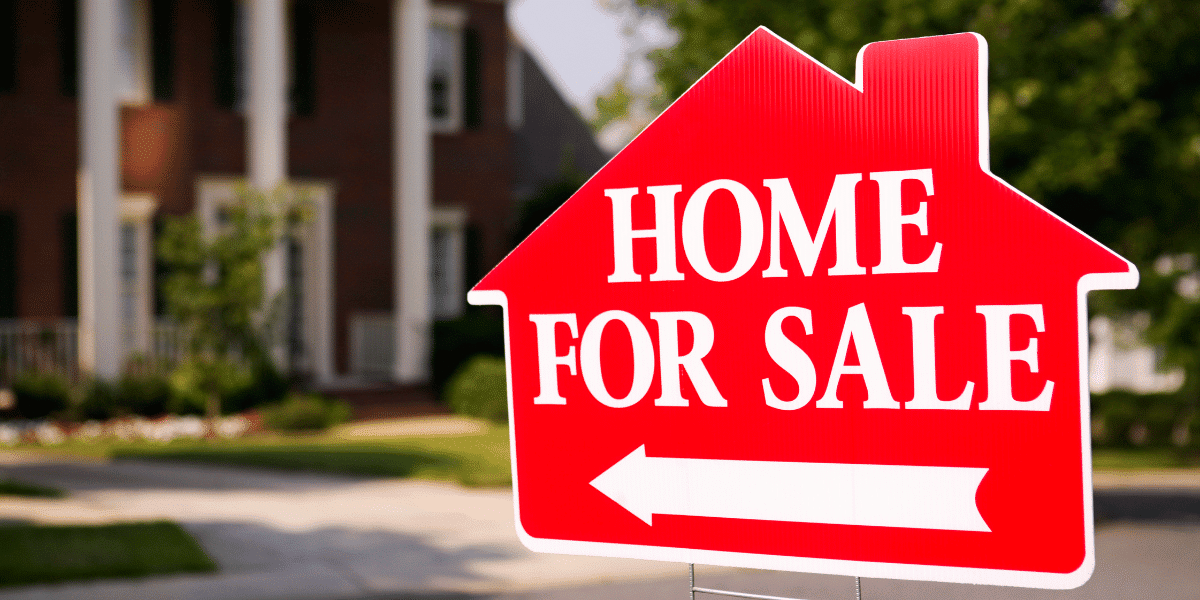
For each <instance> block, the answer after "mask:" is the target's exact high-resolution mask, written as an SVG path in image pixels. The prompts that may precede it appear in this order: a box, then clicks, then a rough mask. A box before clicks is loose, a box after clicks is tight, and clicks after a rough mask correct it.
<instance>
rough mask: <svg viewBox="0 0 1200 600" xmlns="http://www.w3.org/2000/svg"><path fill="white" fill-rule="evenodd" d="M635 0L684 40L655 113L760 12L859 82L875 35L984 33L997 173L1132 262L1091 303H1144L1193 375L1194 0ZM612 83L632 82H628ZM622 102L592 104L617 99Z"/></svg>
mask: <svg viewBox="0 0 1200 600" xmlns="http://www.w3.org/2000/svg"><path fill="white" fill-rule="evenodd" d="M635 4H636V6H635V7H633V9H632V10H640V11H645V12H647V13H649V14H652V15H655V16H657V17H659V18H663V19H665V20H666V21H667V23H668V24H669V25H670V26H671V27H672V28H673V29H674V30H675V31H676V33H677V34H678V36H679V37H678V43H677V44H676V45H675V46H673V47H671V48H666V49H662V50H658V51H655V52H652V53H650V55H649V59H650V60H651V61H652V62H653V64H654V65H655V68H656V76H657V80H658V83H659V90H658V94H657V96H655V97H654V98H653V99H652V101H653V102H652V103H653V105H654V106H656V107H657V109H658V110H661V109H662V108H663V107H665V106H666V105H667V104H669V103H670V102H671V101H673V100H674V99H675V98H677V97H679V95H680V94H682V93H683V92H684V91H685V90H687V88H688V87H689V86H690V85H691V84H692V83H693V82H695V80H696V79H698V78H699V77H700V76H701V75H703V74H704V73H705V72H706V71H707V70H708V69H709V68H710V67H711V66H712V65H713V64H714V63H715V62H716V61H718V60H719V59H720V58H721V57H723V56H724V55H725V54H726V53H727V52H728V51H729V50H730V49H732V48H733V46H734V45H736V44H737V43H738V42H739V41H741V40H742V39H743V38H745V37H746V36H747V35H749V34H750V32H751V31H753V30H754V28H756V27H758V26H760V25H765V26H766V27H768V28H770V29H771V30H772V31H774V32H775V33H777V34H779V35H780V36H782V37H783V38H785V39H787V40H789V41H790V42H792V43H794V44H795V45H796V46H797V47H799V48H800V49H802V50H804V51H805V52H807V53H808V54H810V55H811V56H813V57H814V58H816V59H817V60H820V61H821V62H823V63H824V64H825V65H827V66H829V67H830V68H832V69H833V70H835V71H837V72H839V73H840V74H842V75H843V76H845V77H846V78H847V79H850V80H853V79H854V76H855V73H854V63H855V57H856V55H857V53H858V50H859V48H861V47H862V46H863V45H865V44H867V43H870V42H873V41H878V40H885V39H897V38H906V37H916V36H925V35H936V34H945V33H955V32H961V31H975V32H978V33H980V34H982V35H983V36H984V37H985V38H986V39H987V40H988V45H989V73H988V79H989V93H990V97H989V117H990V121H991V123H990V125H991V161H992V170H993V171H994V172H995V173H996V174H997V175H999V176H1000V177H1003V178H1004V179H1006V180H1007V181H1009V182H1011V183H1013V184H1014V185H1015V186H1016V187H1017V188H1019V189H1021V190H1022V191H1024V192H1026V193H1027V194H1029V195H1030V196H1031V197H1033V198H1036V199H1037V200H1038V201H1039V202H1041V203H1042V204H1044V205H1045V206H1046V207H1047V208H1049V209H1050V210H1052V211H1054V212H1055V213H1057V214H1058V215H1060V216H1062V217H1063V218H1065V219H1067V220H1068V221H1070V222H1071V223H1073V224H1074V225H1076V226H1077V227H1079V228H1080V229H1082V230H1083V231H1085V232H1087V233H1089V234H1090V235H1092V236H1093V237H1095V238H1096V239H1098V240H1099V241H1101V242H1103V243H1105V244H1107V245H1108V246H1109V247H1111V248H1113V249H1114V250H1116V251H1118V252H1119V253H1121V254H1122V255H1123V256H1125V257H1127V258H1129V259H1130V260H1132V261H1134V263H1136V264H1137V265H1138V267H1139V270H1140V271H1141V273H1142V285H1141V286H1140V287H1139V289H1138V290H1136V291H1135V292H1132V293H1131V292H1119V293H1106V294H1100V295H1097V297H1096V298H1095V299H1094V300H1093V304H1094V305H1096V306H1098V307H1099V308H1100V309H1101V310H1106V311H1133V310H1137V311H1146V312H1148V313H1150V316H1151V317H1152V323H1153V325H1152V327H1151V330H1150V336H1151V339H1152V340H1154V341H1157V342H1159V343H1163V344H1165V345H1166V346H1167V348H1168V351H1167V353H1166V356H1167V358H1168V360H1169V361H1170V362H1172V363H1174V364H1178V365H1181V366H1184V367H1185V368H1186V370H1187V373H1188V375H1189V377H1188V380H1189V382H1192V385H1194V386H1197V387H1198V388H1200V385H1197V384H1196V382H1197V381H1198V380H1200V305H1198V304H1197V299H1198V298H1200V293H1197V290H1196V289H1194V288H1200V285H1196V281H1197V280H1196V270H1195V266H1194V265H1193V264H1191V263H1192V261H1191V259H1190V258H1188V257H1193V256H1196V255H1197V254H1198V253H1200V219H1197V218H1196V214H1197V211H1198V209H1200V76H1198V74H1200V27H1198V26H1197V24H1200V2H1195V1H1194V0H1087V1H1080V0H982V1H981V0H937V1H933V2H930V1H929V0H806V1H804V2H790V1H770V0H635ZM627 10H629V9H628V8H627ZM615 92H617V93H618V94H628V90H627V89H626V88H621V87H618V88H616V89H615ZM614 100H615V99H614V98H603V99H601V100H600V101H599V102H600V104H601V105H602V106H603V107H605V108H608V109H610V110H611V109H612V108H613V106H614V105H616V104H617V103H616V102H614ZM622 102H623V103H624V104H626V105H627V104H629V102H628V101H627V100H623V99H622ZM612 118H613V117H612V116H611V115H610V116H609V119H610V120H611V119H612ZM1164 257H1166V258H1164ZM1156 263H1157V267H1158V268H1155V265H1156ZM1181 292H1182V293H1181Z"/></svg>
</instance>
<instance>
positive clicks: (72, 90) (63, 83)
mask: <svg viewBox="0 0 1200 600" xmlns="http://www.w3.org/2000/svg"><path fill="white" fill-rule="evenodd" d="M78 21H79V3H78V2H77V1H76V0H58V67H59V68H58V89H59V90H61V91H62V93H63V95H64V96H67V97H70V98H74V97H75V96H76V94H77V93H78V92H79V38H78V37H77V36H78V35H79V33H78V29H79V28H78Z"/></svg>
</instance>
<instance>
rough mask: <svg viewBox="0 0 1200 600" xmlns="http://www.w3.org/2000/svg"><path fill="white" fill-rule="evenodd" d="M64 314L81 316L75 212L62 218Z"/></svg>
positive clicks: (77, 234) (77, 233) (77, 235)
mask: <svg viewBox="0 0 1200 600" xmlns="http://www.w3.org/2000/svg"><path fill="white" fill-rule="evenodd" d="M60 231H61V232H62V233H61V235H62V251H63V255H62V292H63V295H62V303H63V304H62V314H63V316H64V317H78V316H79V227H78V221H77V220H76V216H75V212H74V211H71V212H69V213H67V214H65V215H63V217H62V221H61V230H60Z"/></svg>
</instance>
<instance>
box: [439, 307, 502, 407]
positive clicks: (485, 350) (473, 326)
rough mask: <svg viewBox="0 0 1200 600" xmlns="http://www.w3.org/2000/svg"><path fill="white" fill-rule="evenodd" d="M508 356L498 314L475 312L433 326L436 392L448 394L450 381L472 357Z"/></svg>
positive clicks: (477, 310)
mask: <svg viewBox="0 0 1200 600" xmlns="http://www.w3.org/2000/svg"><path fill="white" fill-rule="evenodd" d="M479 354H493V355H496V356H504V322H503V321H501V320H500V317H499V316H498V315H496V314H495V313H492V312H489V311H486V310H480V309H475V310H471V311H468V312H467V313H466V314H464V315H463V316H461V317H459V318H457V319H454V320H452V321H439V322H437V323H434V325H433V369H432V370H433V373H432V379H433V389H434V391H435V392H436V393H437V394H439V395H444V392H445V389H446V388H445V386H446V382H447V381H449V380H450V377H451V376H452V375H454V373H456V372H457V371H458V369H459V368H460V367H462V365H463V364H464V363H466V362H467V361H468V360H470V358H471V357H473V356H476V355H479Z"/></svg>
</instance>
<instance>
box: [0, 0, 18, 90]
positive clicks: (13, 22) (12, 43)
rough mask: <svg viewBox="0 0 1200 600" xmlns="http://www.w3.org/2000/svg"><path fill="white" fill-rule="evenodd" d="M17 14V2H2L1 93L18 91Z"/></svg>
mask: <svg viewBox="0 0 1200 600" xmlns="http://www.w3.org/2000/svg"><path fill="white" fill-rule="evenodd" d="M16 13H17V2H16V0H0V92H11V91H13V90H15V89H17V33H18V31H17V14H16Z"/></svg>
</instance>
